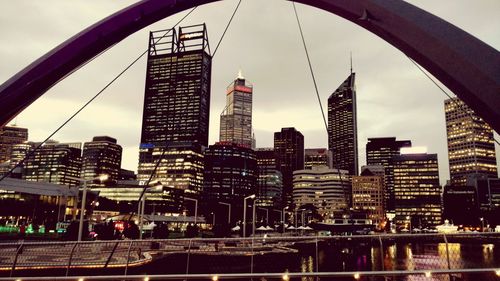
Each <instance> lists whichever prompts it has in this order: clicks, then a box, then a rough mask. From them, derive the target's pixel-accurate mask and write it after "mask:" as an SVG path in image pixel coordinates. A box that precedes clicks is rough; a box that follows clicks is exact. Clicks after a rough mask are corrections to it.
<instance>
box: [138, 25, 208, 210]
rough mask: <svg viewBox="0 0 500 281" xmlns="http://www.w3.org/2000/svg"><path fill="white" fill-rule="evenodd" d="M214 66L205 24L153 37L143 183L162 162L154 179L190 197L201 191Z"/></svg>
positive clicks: (142, 153) (143, 137) (143, 138)
mask: <svg viewBox="0 0 500 281" xmlns="http://www.w3.org/2000/svg"><path fill="white" fill-rule="evenodd" d="M165 34H167V35H165ZM211 66H212V57H211V54H210V47H209V45H208V35H207V29H206V26H205V24H202V25H195V26H189V27H180V28H179V32H178V33H177V32H176V30H175V29H172V30H161V31H155V32H151V33H150V38H149V52H148V62H147V73H146V89H145V95H144V111H143V119H142V134H141V145H140V154H139V171H138V180H140V181H141V182H142V183H144V182H146V181H147V180H148V179H149V177H150V175H151V173H152V171H153V170H154V167H155V166H156V163H158V161H159V159H160V158H161V163H160V165H159V166H158V169H157V171H156V174H155V175H154V176H153V180H154V181H160V182H161V183H162V184H163V186H164V187H167V188H169V189H178V190H179V189H180V190H182V191H184V192H185V193H187V194H186V196H197V195H198V194H199V193H200V192H201V190H202V185H203V153H202V152H203V147H205V146H207V145H208V122H209V107H210V79H211ZM171 211H176V210H171Z"/></svg>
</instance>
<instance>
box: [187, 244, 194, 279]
mask: <svg viewBox="0 0 500 281" xmlns="http://www.w3.org/2000/svg"><path fill="white" fill-rule="evenodd" d="M192 242H193V239H190V240H189V246H188V255H187V260H186V277H187V275H188V274H189V256H190V255H191V243H192Z"/></svg>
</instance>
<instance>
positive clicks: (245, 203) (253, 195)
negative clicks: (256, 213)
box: [243, 194, 255, 237]
mask: <svg viewBox="0 0 500 281" xmlns="http://www.w3.org/2000/svg"><path fill="white" fill-rule="evenodd" d="M254 198H255V194H252V195H250V196H247V197H245V198H244V199H243V237H246V230H247V229H246V226H247V225H246V224H247V199H254Z"/></svg>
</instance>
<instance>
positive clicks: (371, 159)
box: [366, 137, 411, 212]
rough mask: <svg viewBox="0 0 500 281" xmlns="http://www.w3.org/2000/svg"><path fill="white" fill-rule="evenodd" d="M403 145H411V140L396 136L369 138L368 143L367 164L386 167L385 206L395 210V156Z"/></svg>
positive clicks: (389, 209)
mask: <svg viewBox="0 0 500 281" xmlns="http://www.w3.org/2000/svg"><path fill="white" fill-rule="evenodd" d="M403 147H411V141H409V140H396V138H395V137H386V138H369V139H368V143H367V144H366V163H367V165H382V166H383V167H384V169H385V178H384V181H385V184H384V185H385V193H384V194H385V208H386V210H387V211H390V212H392V211H394V163H393V157H394V156H397V155H400V150H401V148H403Z"/></svg>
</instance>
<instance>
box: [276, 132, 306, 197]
mask: <svg viewBox="0 0 500 281" xmlns="http://www.w3.org/2000/svg"><path fill="white" fill-rule="evenodd" d="M274 155H275V157H276V169H277V170H278V171H280V172H281V174H282V175H283V194H282V195H283V198H282V202H283V204H284V205H288V206H290V205H291V204H292V203H293V202H292V191H293V171H297V170H303V169H304V136H303V135H302V133H301V132H299V131H297V130H296V129H295V128H282V129H281V131H280V132H275V133H274Z"/></svg>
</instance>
